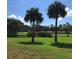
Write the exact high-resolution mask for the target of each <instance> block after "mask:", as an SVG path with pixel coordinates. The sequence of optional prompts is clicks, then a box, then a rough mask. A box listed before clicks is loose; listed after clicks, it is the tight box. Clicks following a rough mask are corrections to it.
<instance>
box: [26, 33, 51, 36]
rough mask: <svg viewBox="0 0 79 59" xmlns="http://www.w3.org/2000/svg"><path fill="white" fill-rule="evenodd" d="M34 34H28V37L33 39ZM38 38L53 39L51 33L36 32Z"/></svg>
mask: <svg viewBox="0 0 79 59" xmlns="http://www.w3.org/2000/svg"><path fill="white" fill-rule="evenodd" d="M31 36H32V32H28V34H27V37H31ZM35 36H36V37H52V34H51V33H49V32H35Z"/></svg>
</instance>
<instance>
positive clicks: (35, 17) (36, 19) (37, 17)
mask: <svg viewBox="0 0 79 59" xmlns="http://www.w3.org/2000/svg"><path fill="white" fill-rule="evenodd" d="M24 20H25V21H26V22H28V21H30V23H31V24H32V42H34V37H35V31H34V26H35V23H38V24H39V23H41V22H42V21H43V17H42V14H41V13H40V12H39V10H38V8H31V9H30V10H27V12H26V15H25V18H24Z"/></svg>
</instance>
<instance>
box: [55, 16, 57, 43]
mask: <svg viewBox="0 0 79 59" xmlns="http://www.w3.org/2000/svg"><path fill="white" fill-rule="evenodd" d="M55 42H56V43H57V18H56V21H55Z"/></svg>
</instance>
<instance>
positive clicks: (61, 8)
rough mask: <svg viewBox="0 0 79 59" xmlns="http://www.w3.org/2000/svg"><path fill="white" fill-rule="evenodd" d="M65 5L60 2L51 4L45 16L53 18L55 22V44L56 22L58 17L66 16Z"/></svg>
mask: <svg viewBox="0 0 79 59" xmlns="http://www.w3.org/2000/svg"><path fill="white" fill-rule="evenodd" d="M66 14H67V13H66V11H65V5H64V4H62V3H61V2H58V1H55V2H54V3H53V4H50V5H49V8H48V13H47V15H48V16H49V18H54V19H56V20H55V42H57V20H58V18H59V17H65V15H66Z"/></svg>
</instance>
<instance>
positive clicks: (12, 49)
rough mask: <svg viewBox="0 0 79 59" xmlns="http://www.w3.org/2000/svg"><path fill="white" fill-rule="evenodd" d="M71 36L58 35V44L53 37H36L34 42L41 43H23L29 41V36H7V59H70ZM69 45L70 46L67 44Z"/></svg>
mask: <svg viewBox="0 0 79 59" xmlns="http://www.w3.org/2000/svg"><path fill="white" fill-rule="evenodd" d="M71 39H72V38H71V37H66V36H63V37H58V41H59V43H58V44H52V43H54V37H52V38H49V37H48V38H45V37H36V38H35V41H36V42H41V43H42V44H23V43H21V42H29V41H31V38H30V37H29V38H28V37H21V38H19V37H16V38H15V37H14V38H11V37H9V38H8V44H7V45H8V59H72V48H71V45H70V44H71V43H72V40H71ZM69 45H70V46H69Z"/></svg>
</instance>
